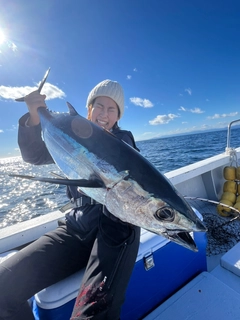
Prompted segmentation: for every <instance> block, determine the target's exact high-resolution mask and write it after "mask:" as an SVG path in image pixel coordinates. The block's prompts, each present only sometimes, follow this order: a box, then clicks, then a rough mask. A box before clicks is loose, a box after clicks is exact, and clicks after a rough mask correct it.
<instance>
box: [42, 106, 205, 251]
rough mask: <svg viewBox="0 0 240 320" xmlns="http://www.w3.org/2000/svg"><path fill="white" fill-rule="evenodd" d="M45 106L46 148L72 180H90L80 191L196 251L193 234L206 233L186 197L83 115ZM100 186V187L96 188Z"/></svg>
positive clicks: (74, 111) (123, 217) (129, 148)
mask: <svg viewBox="0 0 240 320" xmlns="http://www.w3.org/2000/svg"><path fill="white" fill-rule="evenodd" d="M68 108H69V113H52V112H50V111H49V110H47V109H46V108H43V107H40V108H39V109H38V110H39V115H40V119H41V126H42V130H43V137H44V141H45V143H46V146H47V148H48V150H49V152H50V154H51V155H52V157H53V159H54V161H55V162H56V164H57V166H58V167H59V168H60V170H62V172H63V173H64V174H65V176H66V177H67V178H68V179H75V180H76V179H87V180H89V181H90V182H89V183H90V185H89V186H90V187H83V186H82V184H81V181H80V182H79V188H80V189H81V191H83V192H84V193H85V194H86V195H88V196H89V197H91V198H93V199H94V200H96V201H98V202H100V203H102V204H103V205H105V206H106V208H107V209H108V210H109V211H110V212H111V213H112V214H113V215H114V216H116V217H117V218H119V219H121V220H122V221H126V222H129V223H131V224H134V225H137V226H139V227H142V228H144V229H147V230H149V231H151V232H154V233H156V234H158V235H162V236H164V237H166V238H168V239H170V240H172V241H174V242H176V243H178V244H180V245H182V246H184V247H187V248H189V249H191V250H194V251H197V248H196V245H195V243H194V241H193V239H192V237H191V236H190V235H189V232H192V231H206V228H205V226H204V225H203V224H202V222H201V221H200V219H199V218H198V217H197V216H196V214H195V213H194V211H193V210H192V208H191V207H190V206H189V204H188V203H187V202H186V201H185V199H184V198H183V197H182V196H181V195H180V194H179V193H178V191H177V190H176V189H175V188H174V187H173V185H172V184H171V183H170V182H169V181H168V180H167V178H166V177H165V176H164V175H162V174H161V173H160V172H159V171H158V170H157V169H156V168H155V167H154V166H153V165H152V164H151V163H150V162H149V161H147V160H146V159H145V158H144V157H143V156H142V155H141V154H140V153H139V152H138V151H136V150H135V149H133V148H132V147H131V146H129V145H128V144H126V143H125V142H123V141H120V140H119V139H117V138H116V137H115V136H114V135H112V134H111V133H110V132H108V131H106V130H104V129H103V128H101V127H99V126H97V125H96V124H94V123H92V122H91V121H89V120H87V119H85V118H83V117H81V116H80V115H79V114H78V113H77V112H76V110H75V109H74V108H73V107H72V106H71V105H70V104H68ZM96 186H97V187H96Z"/></svg>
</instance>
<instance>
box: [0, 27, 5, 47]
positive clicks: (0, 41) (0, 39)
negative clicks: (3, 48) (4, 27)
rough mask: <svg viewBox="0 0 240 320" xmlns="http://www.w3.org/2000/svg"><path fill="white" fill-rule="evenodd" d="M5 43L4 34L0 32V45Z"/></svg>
mask: <svg viewBox="0 0 240 320" xmlns="http://www.w3.org/2000/svg"><path fill="white" fill-rule="evenodd" d="M4 41H5V35H4V33H3V32H2V31H1V30H0V44H2V43H3V42H4Z"/></svg>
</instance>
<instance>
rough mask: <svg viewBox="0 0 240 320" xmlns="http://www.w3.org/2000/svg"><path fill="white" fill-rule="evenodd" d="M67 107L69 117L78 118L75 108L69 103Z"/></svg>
mask: <svg viewBox="0 0 240 320" xmlns="http://www.w3.org/2000/svg"><path fill="white" fill-rule="evenodd" d="M67 106H68V110H69V114H70V116H78V113H77V111H76V110H75V108H74V107H73V106H72V105H71V103H69V102H67Z"/></svg>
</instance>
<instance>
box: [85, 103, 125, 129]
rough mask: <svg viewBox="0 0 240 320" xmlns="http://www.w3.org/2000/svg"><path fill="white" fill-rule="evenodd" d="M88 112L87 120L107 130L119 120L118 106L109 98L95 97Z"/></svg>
mask: <svg viewBox="0 0 240 320" xmlns="http://www.w3.org/2000/svg"><path fill="white" fill-rule="evenodd" d="M89 111H90V112H89V116H88V119H89V120H91V121H92V122H94V123H95V124H97V125H99V126H100V127H103V128H104V129H107V130H110V129H112V127H113V126H114V124H115V123H116V122H117V121H118V119H119V109H118V106H117V104H116V102H115V101H113V100H112V99H111V98H109V97H97V98H96V99H95V101H94V103H93V105H92V107H91V109H90V110H89Z"/></svg>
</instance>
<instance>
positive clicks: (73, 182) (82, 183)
mask: <svg viewBox="0 0 240 320" xmlns="http://www.w3.org/2000/svg"><path fill="white" fill-rule="evenodd" d="M9 176H10V177H15V178H22V179H28V180H32V181H41V182H48V183H53V184H62V185H68V186H76V187H85V188H104V187H105V186H104V184H103V182H102V181H101V180H98V179H90V180H87V179H62V178H60V179H54V178H44V177H42V178H41V177H33V176H28V175H20V174H9Z"/></svg>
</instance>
